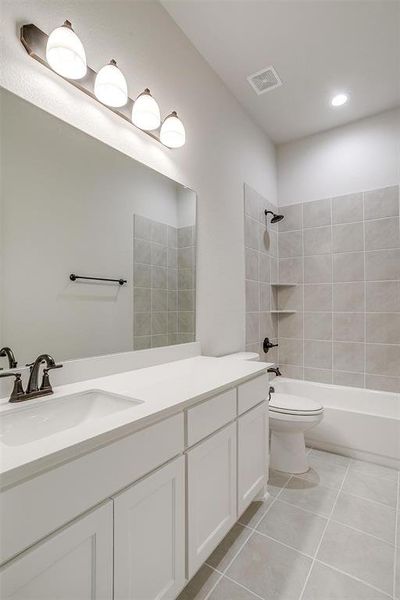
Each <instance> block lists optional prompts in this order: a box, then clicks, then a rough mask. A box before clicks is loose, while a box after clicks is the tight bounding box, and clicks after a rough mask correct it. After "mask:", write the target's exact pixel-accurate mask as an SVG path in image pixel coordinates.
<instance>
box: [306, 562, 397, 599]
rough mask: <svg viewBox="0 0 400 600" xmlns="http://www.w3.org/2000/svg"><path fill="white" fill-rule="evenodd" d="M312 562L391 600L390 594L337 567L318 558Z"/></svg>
mask: <svg viewBox="0 0 400 600" xmlns="http://www.w3.org/2000/svg"><path fill="white" fill-rule="evenodd" d="M314 562H316V563H318V564H320V565H324V567H328V568H329V569H332V571H336V572H337V573H340V574H341V575H345V576H346V577H349V578H350V579H353V580H354V581H358V582H359V583H362V584H363V585H365V586H367V587H369V588H371V589H372V590H375V591H376V592H379V593H380V594H383V595H384V596H386V597H387V598H389V599H390V600H392V596H391V594H388V593H387V592H384V591H383V590H381V589H380V588H377V587H375V586H374V585H372V583H368V582H367V581H364V579H360V578H359V577H356V576H355V575H350V574H349V573H346V571H342V570H341V569H338V568H337V567H334V566H333V565H330V564H329V563H326V562H325V561H323V560H320V559H319V558H316V559H315V561H314Z"/></svg>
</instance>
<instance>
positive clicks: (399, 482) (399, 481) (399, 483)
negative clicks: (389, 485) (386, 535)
mask: <svg viewBox="0 0 400 600" xmlns="http://www.w3.org/2000/svg"><path fill="white" fill-rule="evenodd" d="M399 495H400V472H399V473H398V474H397V500H396V521H395V525H394V526H395V531H394V558H393V598H394V600H396V595H397V596H398V595H399V594H398V593H397V592H399V591H400V590H397V589H396V584H397V577H396V569H397V554H398V552H399V549H398V546H397V545H398V543H399V542H400V540H398V539H397V538H398V531H399V509H400V502H399ZM399 568H400V567H399Z"/></svg>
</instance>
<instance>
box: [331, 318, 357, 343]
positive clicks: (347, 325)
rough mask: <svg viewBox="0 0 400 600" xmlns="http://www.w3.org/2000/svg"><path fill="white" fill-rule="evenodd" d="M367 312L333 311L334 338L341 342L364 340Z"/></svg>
mask: <svg viewBox="0 0 400 600" xmlns="http://www.w3.org/2000/svg"><path fill="white" fill-rule="evenodd" d="M364 329H365V313H350V312H345V313H333V339H334V340H335V341H341V342H363V341H364Z"/></svg>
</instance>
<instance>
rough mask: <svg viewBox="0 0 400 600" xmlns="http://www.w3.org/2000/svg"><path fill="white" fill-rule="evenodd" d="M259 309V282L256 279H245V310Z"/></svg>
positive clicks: (254, 310) (253, 310)
mask: <svg viewBox="0 0 400 600" xmlns="http://www.w3.org/2000/svg"><path fill="white" fill-rule="evenodd" d="M259 310H260V284H259V283H258V281H250V280H246V311H247V312H256V311H259Z"/></svg>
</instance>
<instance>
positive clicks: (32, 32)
mask: <svg viewBox="0 0 400 600" xmlns="http://www.w3.org/2000/svg"><path fill="white" fill-rule="evenodd" d="M48 39H49V36H48V35H47V34H46V33H44V31H42V30H41V29H39V27H36V25H33V24H32V23H30V24H28V25H22V27H21V29H20V40H21V42H22V45H23V46H24V48H25V50H26V51H27V53H28V54H29V56H30V57H32V58H34V59H35V60H37V61H38V62H40V63H41V64H42V65H44V66H45V67H47V68H48V69H50V71H52V73H55V71H54V70H53V69H52V68H51V67H50V65H49V63H48V62H47V60H46V45H47V40H48ZM96 75H97V73H96V71H94V69H91V68H90V67H89V66H88V67H87V73H86V75H85V76H84V77H83V78H82V79H66V78H65V77H62V75H58V76H59V77H61V78H62V79H64V80H65V81H68V83H70V84H71V85H73V86H74V87H76V88H78V89H80V90H81V91H82V92H84V93H85V94H87V95H88V96H90V97H91V98H93V100H96V102H98V103H99V104H101V106H104V108H107V109H108V110H111V111H112V112H113V113H115V114H116V115H118V116H119V117H121V118H122V119H125V121H128V123H130V124H131V125H133V127H135V128H136V129H139V131H141V132H142V133H145V134H146V135H148V136H150V137H151V138H153V140H157V142H159V143H160V144H161V145H162V146H163V147H164V148H168V146H166V145H165V144H163V143H162V142H161V140H160V128H158V129H156V130H153V131H145V130H144V129H140V127H136V125H135V124H134V123H132V119H131V117H132V107H133V100H132V99H131V98H129V96H128V102H127V103H126V104H125V106H121V107H120V108H112V107H111V106H106V105H105V104H103V103H102V102H100V101H99V100H98V99H97V98H96V95H95V93H94V83H95V80H96Z"/></svg>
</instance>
